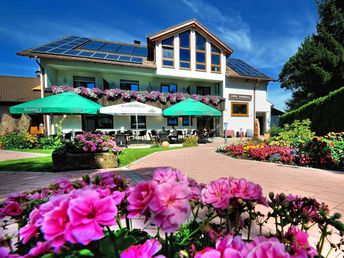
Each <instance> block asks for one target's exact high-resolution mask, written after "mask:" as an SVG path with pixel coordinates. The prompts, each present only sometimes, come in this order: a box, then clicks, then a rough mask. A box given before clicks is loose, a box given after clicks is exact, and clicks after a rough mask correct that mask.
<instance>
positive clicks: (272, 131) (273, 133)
mask: <svg viewBox="0 0 344 258" xmlns="http://www.w3.org/2000/svg"><path fill="white" fill-rule="evenodd" d="M280 131H281V128H280V127H277V126H272V127H271V128H270V137H273V136H277V135H278V134H279V132H280Z"/></svg>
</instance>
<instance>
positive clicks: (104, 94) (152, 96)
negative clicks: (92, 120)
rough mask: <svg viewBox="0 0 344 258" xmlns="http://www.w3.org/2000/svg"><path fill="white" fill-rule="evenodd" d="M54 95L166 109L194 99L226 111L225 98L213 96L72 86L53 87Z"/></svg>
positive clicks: (103, 103)
mask: <svg viewBox="0 0 344 258" xmlns="http://www.w3.org/2000/svg"><path fill="white" fill-rule="evenodd" d="M51 90H52V93H53V94H58V93H62V92H70V91H73V92H75V93H77V94H79V95H81V96H83V97H86V98H90V99H92V100H94V101H97V102H99V103H100V104H102V105H104V106H107V105H111V104H113V103H114V102H115V103H120V102H128V101H138V102H142V103H150V104H152V103H154V106H161V107H164V106H165V105H167V106H170V105H173V104H175V103H178V102H180V101H182V100H184V99H187V98H192V99H194V100H198V101H201V102H203V103H205V104H207V105H211V106H213V107H215V108H217V109H218V110H224V100H225V99H224V98H222V97H220V96H212V95H207V96H203V95H197V94H186V93H180V92H177V93H163V92H160V91H129V90H121V89H118V88H117V89H110V90H101V89H99V88H93V89H89V88H86V87H78V88H73V87H71V86H52V87H51Z"/></svg>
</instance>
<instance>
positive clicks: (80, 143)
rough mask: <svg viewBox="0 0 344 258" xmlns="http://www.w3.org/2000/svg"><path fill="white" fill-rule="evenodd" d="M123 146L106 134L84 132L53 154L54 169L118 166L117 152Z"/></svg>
mask: <svg viewBox="0 0 344 258" xmlns="http://www.w3.org/2000/svg"><path fill="white" fill-rule="evenodd" d="M120 151H121V148H120V147H118V146H117V145H116V141H115V140H114V139H113V138H112V137H111V136H107V135H104V134H92V133H84V134H79V135H77V136H76V137H75V138H74V140H73V141H71V142H65V143H64V146H63V147H61V148H59V149H56V150H55V151H54V152H53V154H52V160H53V170H54V171H66V170H77V169H90V168H113V167H117V166H118V158H117V154H118V153H119V152H120Z"/></svg>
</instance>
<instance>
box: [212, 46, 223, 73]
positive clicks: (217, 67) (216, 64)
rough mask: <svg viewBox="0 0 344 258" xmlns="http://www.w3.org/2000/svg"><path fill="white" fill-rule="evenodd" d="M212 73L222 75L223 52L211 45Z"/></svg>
mask: <svg viewBox="0 0 344 258" xmlns="http://www.w3.org/2000/svg"><path fill="white" fill-rule="evenodd" d="M211 71H212V72H214V73H221V51H220V49H218V48H217V47H215V46H214V45H213V44H211Z"/></svg>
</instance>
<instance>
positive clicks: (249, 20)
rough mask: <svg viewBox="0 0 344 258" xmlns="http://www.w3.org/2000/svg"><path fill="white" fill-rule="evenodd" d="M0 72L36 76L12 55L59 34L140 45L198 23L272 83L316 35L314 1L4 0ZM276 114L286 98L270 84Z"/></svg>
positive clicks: (31, 67) (25, 61)
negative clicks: (157, 34) (169, 30)
mask: <svg viewBox="0 0 344 258" xmlns="http://www.w3.org/2000/svg"><path fill="white" fill-rule="evenodd" d="M0 6H1V10H2V15H1V16H0V24H1V26H0V74H1V75H18V76H35V73H34V72H35V71H36V70H37V65H36V64H35V62H34V61H33V60H29V59H28V58H26V57H20V56H16V52H17V51H20V50H24V49H27V48H31V47H33V46H36V45H40V44H43V43H46V42H48V41H51V40H55V39H57V38H60V37H62V36H65V35H76V36H87V37H93V38H99V39H107V40H115V41H123V42H132V41H133V40H134V39H138V40H141V41H143V42H145V37H146V36H147V35H149V34H152V33H154V32H157V31H159V30H161V29H164V28H166V27H169V26H172V25H175V24H177V23H180V22H182V21H185V20H188V19H191V18H196V19H197V20H199V21H200V22H201V23H202V24H204V25H205V26H206V27H207V28H209V30H211V31H212V32H213V33H215V34H216V35H217V36H218V37H220V38H221V39H222V40H224V41H225V42H226V43H227V44H228V45H229V46H231V47H232V48H233V49H234V53H233V55H232V56H233V57H236V58H241V59H243V60H245V61H246V62H248V63H249V64H251V65H253V66H255V67H257V68H258V69H260V70H262V71H263V72H265V73H266V74H268V75H270V76H272V77H273V78H278V73H279V72H280V70H281V67H282V66H283V64H284V63H285V62H286V61H287V60H288V59H289V57H290V56H291V55H293V54H294V53H295V52H296V51H297V48H298V47H299V45H300V43H301V42H302V41H303V39H304V38H305V36H307V35H310V34H311V33H313V32H314V31H315V26H316V23H317V19H318V16H317V12H316V8H315V4H314V1H313V0H235V1H226V0H222V1H220V0H211V1H207V0H200V1H198V0H173V1H172V0H171V1H163V0H162V1H159V0H156V1H155V0H146V1H144V0H142V1H94V0H93V1H88V0H83V1H70V0H69V1H65V0H59V1H47V0H44V1H42V0H26V1H25V0H23V1H16V0H12V1H3V2H2V3H1V4H0ZM268 95H269V100H270V101H271V102H272V103H273V104H274V105H275V107H277V108H279V109H283V108H284V107H285V105H284V102H285V100H287V99H288V98H289V97H290V93H289V92H287V91H285V90H283V89H280V87H279V83H270V84H269V90H268Z"/></svg>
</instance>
